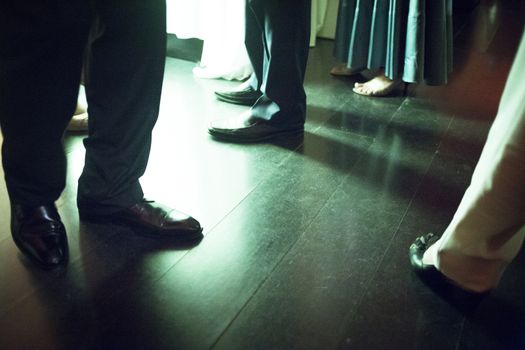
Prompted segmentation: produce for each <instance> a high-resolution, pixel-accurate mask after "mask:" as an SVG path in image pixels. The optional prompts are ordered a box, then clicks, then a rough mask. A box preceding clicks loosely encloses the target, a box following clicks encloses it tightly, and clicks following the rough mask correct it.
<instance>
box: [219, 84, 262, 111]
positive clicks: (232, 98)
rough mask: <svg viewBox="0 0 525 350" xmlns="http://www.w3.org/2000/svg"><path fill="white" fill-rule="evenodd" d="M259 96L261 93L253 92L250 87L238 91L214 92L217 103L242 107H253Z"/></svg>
mask: <svg viewBox="0 0 525 350" xmlns="http://www.w3.org/2000/svg"><path fill="white" fill-rule="evenodd" d="M261 96H262V92H261V91H259V90H255V89H254V88H252V87H251V86H248V87H246V88H241V89H240V90H234V91H216V92H215V97H217V99H218V100H219V101H223V102H228V103H233V104H237V105H244V106H253V104H254V103H255V102H256V101H257V100H258V99H259V97H261Z"/></svg>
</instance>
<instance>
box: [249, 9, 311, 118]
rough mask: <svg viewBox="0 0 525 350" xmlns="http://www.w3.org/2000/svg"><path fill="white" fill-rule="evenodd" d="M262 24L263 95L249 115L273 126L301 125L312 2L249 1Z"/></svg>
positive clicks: (303, 116)
mask: <svg viewBox="0 0 525 350" xmlns="http://www.w3.org/2000/svg"><path fill="white" fill-rule="evenodd" d="M250 6H251V8H252V10H253V12H254V16H255V17H256V18H257V23H258V24H259V25H261V26H262V28H261V30H262V31H263V35H264V48H265V56H264V63H263V67H264V68H263V82H262V86H261V90H262V92H263V97H262V98H261V99H259V100H258V101H257V102H256V104H255V105H254V106H253V107H252V111H251V113H252V115H253V116H255V117H257V118H260V119H263V120H266V121H269V122H270V123H271V124H273V125H280V126H293V127H295V126H301V127H302V125H303V124H304V121H305V116H306V94H305V92H304V87H303V82H304V75H305V71H306V63H307V60H308V51H309V43H310V13H311V3H310V1H305V0H296V1H279V0H251V1H250Z"/></svg>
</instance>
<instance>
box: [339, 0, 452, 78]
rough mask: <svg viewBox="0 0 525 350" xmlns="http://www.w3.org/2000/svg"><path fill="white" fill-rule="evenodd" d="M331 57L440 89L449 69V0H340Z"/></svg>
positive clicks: (450, 45) (450, 20)
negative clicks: (378, 69)
mask: <svg viewBox="0 0 525 350" xmlns="http://www.w3.org/2000/svg"><path fill="white" fill-rule="evenodd" d="M334 53H335V57H336V58H338V59H339V60H341V61H342V62H347V63H348V67H349V68H368V69H377V68H384V70H385V75H386V76H387V77H389V78H390V79H398V78H402V79H403V81H405V82H408V83H420V82H425V83H427V84H429V85H443V84H446V83H447V77H448V75H449V73H450V72H451V71H452V0H428V1H426V0H341V1H340V2H339V13H338V17H337V30H336V38H335V52H334Z"/></svg>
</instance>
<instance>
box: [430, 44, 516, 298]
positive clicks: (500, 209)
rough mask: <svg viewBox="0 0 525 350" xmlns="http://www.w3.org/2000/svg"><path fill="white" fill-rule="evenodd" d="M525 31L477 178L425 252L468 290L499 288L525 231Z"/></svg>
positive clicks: (481, 159) (479, 163) (478, 166)
mask: <svg viewBox="0 0 525 350" xmlns="http://www.w3.org/2000/svg"><path fill="white" fill-rule="evenodd" d="M524 61H525V35H524V36H523V39H522V42H521V46H520V49H519V51H518V54H517V56H516V58H515V61H514V65H513V67H512V70H511V72H510V74H509V78H508V80H507V84H506V86H505V90H504V92H503V96H502V98H501V101H500V106H499V110H498V114H497V117H496V119H495V121H494V123H493V125H492V127H491V130H490V133H489V136H488V139H487V142H486V144H485V147H484V149H483V152H482V154H481V158H480V160H479V162H478V164H477V165H476V169H475V170H474V174H473V176H472V182H471V184H470V186H469V188H468V189H467V191H466V193H465V195H464V197H463V199H462V201H461V203H460V205H459V207H458V210H457V212H456V214H455V215H454V218H453V220H452V222H451V223H450V225H449V226H448V228H447V229H446V231H445V233H444V235H443V236H442V238H441V239H440V240H439V241H438V242H436V243H435V244H434V245H433V246H431V247H430V248H429V249H428V250H427V251H426V252H425V255H424V259H423V261H424V262H425V263H426V264H432V265H435V266H436V267H437V268H438V270H439V271H441V272H442V273H443V274H444V275H445V276H447V277H448V278H450V279H451V280H453V281H455V282H456V283H457V284H459V285H460V286H462V287H463V288H465V289H468V290H472V291H477V292H483V291H487V290H489V289H491V288H494V287H495V286H496V285H497V283H498V281H499V279H500V277H501V275H502V273H503V271H504V269H505V267H506V266H507V264H508V263H509V262H510V261H511V260H512V259H513V258H514V257H515V256H516V255H517V254H518V252H519V250H520V247H521V245H522V243H523V239H524V236H525V226H524V225H525V215H524V213H525V181H524V180H523V179H524V175H523V174H525V90H524V89H523V88H522V85H523V81H524V79H525V66H524V65H523V64H522V62H524Z"/></svg>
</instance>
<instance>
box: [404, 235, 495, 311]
mask: <svg viewBox="0 0 525 350" xmlns="http://www.w3.org/2000/svg"><path fill="white" fill-rule="evenodd" d="M438 239H439V237H438V236H437V235H435V234H433V233H428V234H426V235H424V236H420V237H418V238H416V240H415V241H414V242H413V243H412V245H411V246H410V248H409V251H408V256H409V259H410V265H411V266H412V269H413V270H414V272H415V273H416V275H417V276H418V277H419V278H420V279H421V281H423V282H424V283H425V284H426V285H427V286H428V287H429V288H431V289H432V290H433V291H434V292H435V293H436V294H438V295H439V296H440V297H441V298H443V299H444V300H446V301H447V302H449V303H450V304H451V305H452V306H454V307H456V308H457V309H458V310H460V311H463V312H472V311H473V309H474V308H475V307H476V306H477V305H478V304H479V303H480V302H481V300H482V299H483V298H484V297H485V296H486V295H487V294H488V293H489V292H481V293H480V292H474V291H470V290H466V289H464V288H462V287H460V286H459V285H458V284H456V283H455V282H454V281H452V280H451V279H449V278H448V277H446V276H445V275H444V274H443V273H441V272H440V271H439V270H438V269H437V268H436V267H435V266H434V265H430V264H425V263H424V262H423V255H424V254H425V251H427V249H428V248H429V247H430V246H432V244H434V243H435V242H436V241H437V240H438Z"/></svg>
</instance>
